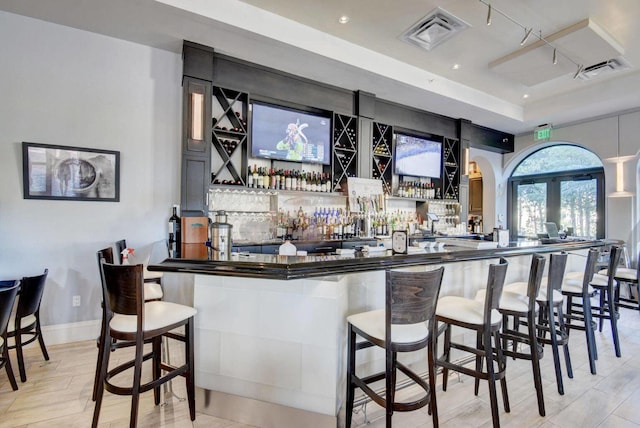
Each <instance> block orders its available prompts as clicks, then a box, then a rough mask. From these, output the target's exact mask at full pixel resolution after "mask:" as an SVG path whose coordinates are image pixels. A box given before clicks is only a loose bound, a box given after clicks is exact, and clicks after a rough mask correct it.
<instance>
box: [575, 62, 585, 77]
mask: <svg viewBox="0 0 640 428" xmlns="http://www.w3.org/2000/svg"><path fill="white" fill-rule="evenodd" d="M582 70H584V65H582V64H579V65H578V69H577V70H576V74H574V75H573V78H574V79H577V78H578V76H580V73H582Z"/></svg>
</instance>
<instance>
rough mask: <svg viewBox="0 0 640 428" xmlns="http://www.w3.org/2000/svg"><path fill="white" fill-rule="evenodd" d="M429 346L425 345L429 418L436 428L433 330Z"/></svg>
mask: <svg viewBox="0 0 640 428" xmlns="http://www.w3.org/2000/svg"><path fill="white" fill-rule="evenodd" d="M434 330H435V329H434ZM432 333H433V334H432V336H431V340H430V342H429V346H428V347H427V352H428V353H429V355H428V358H427V360H428V362H429V390H430V393H431V401H430V402H429V413H431V420H432V421H433V428H438V405H437V403H436V363H435V355H436V350H435V346H434V344H435V338H434V337H433V336H435V332H432Z"/></svg>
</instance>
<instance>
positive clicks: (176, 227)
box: [168, 205, 182, 249]
mask: <svg viewBox="0 0 640 428" xmlns="http://www.w3.org/2000/svg"><path fill="white" fill-rule="evenodd" d="M180 229H181V228H180V217H179V216H178V206H177V205H174V206H173V214H172V215H171V217H169V231H168V232H169V244H173V245H175V246H176V249H177V248H180V243H181V242H182V236H181V230H180Z"/></svg>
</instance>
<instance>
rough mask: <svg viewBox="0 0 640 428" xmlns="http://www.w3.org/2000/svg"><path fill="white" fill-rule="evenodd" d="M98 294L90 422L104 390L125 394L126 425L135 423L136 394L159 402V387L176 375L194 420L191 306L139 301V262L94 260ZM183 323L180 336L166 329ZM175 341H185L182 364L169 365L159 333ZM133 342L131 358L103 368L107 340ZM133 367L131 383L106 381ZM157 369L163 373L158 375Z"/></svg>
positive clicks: (97, 412) (141, 290) (95, 420)
mask: <svg viewBox="0 0 640 428" xmlns="http://www.w3.org/2000/svg"><path fill="white" fill-rule="evenodd" d="M100 278H101V281H102V298H103V302H104V320H103V326H104V329H105V331H104V336H103V339H102V340H101V342H102V343H101V344H100V345H101V349H100V352H101V356H100V374H99V382H98V384H99V385H103V386H104V388H102V387H101V388H98V391H97V394H96V405H95V410H94V413H93V424H92V426H93V427H94V428H95V427H97V425H98V420H99V416H100V407H101V405H102V397H103V394H104V390H105V389H106V390H107V391H109V392H111V393H114V394H117V395H131V418H130V422H129V424H130V426H131V427H135V426H136V424H137V416H138V402H139V395H140V393H143V392H146V391H149V390H151V389H153V391H154V399H155V404H156V405H157V404H159V403H160V385H162V384H163V383H165V382H168V381H169V380H171V379H173V378H174V377H176V376H183V377H185V378H186V384H187V400H188V403H189V413H190V417H191V420H192V421H193V420H195V417H196V413H195V397H194V395H195V386H194V355H193V340H194V337H193V333H194V329H193V317H194V315H195V314H196V312H197V311H196V310H195V309H194V308H192V307H189V306H185V305H179V304H176V303H170V302H163V301H151V302H145V298H144V297H145V296H144V279H143V266H142V265H124V266H120V265H113V264H107V263H105V262H104V260H102V261H101V264H100ZM179 327H184V335H182V334H178V333H175V332H172V330H175V329H177V328H179ZM164 336H166V337H169V338H171V339H175V340H179V341H182V342H184V344H185V364H184V365H182V366H180V367H174V366H171V365H169V364H165V363H163V362H162V358H161V341H162V337H164ZM114 339H115V340H116V341H125V342H134V343H135V348H136V350H135V358H134V359H133V360H131V361H127V362H125V363H122V364H119V365H118V366H116V367H113V368H110V369H109V355H110V353H111V351H112V350H114V347H113V346H112V343H113V340H114ZM145 342H150V343H152V349H151V352H149V353H147V354H144V349H143V346H144V343H145ZM147 360H152V372H153V380H151V381H149V382H147V383H145V384H142V383H141V374H142V364H143V362H144V361H147ZM131 368H133V382H132V383H133V386H132V387H121V386H117V385H115V384H113V383H111V380H112V378H113V377H115V376H116V375H118V374H120V373H122V372H124V371H126V370H128V369H131ZM162 371H164V372H166V374H165V375H162Z"/></svg>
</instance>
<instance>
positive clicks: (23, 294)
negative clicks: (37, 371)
mask: <svg viewBox="0 0 640 428" xmlns="http://www.w3.org/2000/svg"><path fill="white" fill-rule="evenodd" d="M48 273H49V270H48V269H45V270H44V273H43V274H42V275H36V276H28V277H24V278H22V280H21V281H20V292H19V294H18V304H17V305H16V312H15V314H12V315H11V319H10V320H9V325H8V326H7V337H8V338H9V339H11V338H13V339H14V344H13V345H9V346H8V348H9V349H15V350H16V355H17V357H18V370H19V371H20V380H21V381H22V382H26V381H27V370H26V367H25V365H24V355H23V351H22V348H23V347H24V346H25V345H28V344H29V343H31V342H35V341H36V340H37V341H38V344H39V345H40V350H41V351H42V356H43V357H44V359H45V361H49V353H48V352H47V347H46V346H45V344H44V339H43V338H42V327H41V325H40V303H41V301H42V294H43V293H44V286H45V283H46V281H47V274H48ZM25 336H26V337H28V339H26V340H24V337H25Z"/></svg>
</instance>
